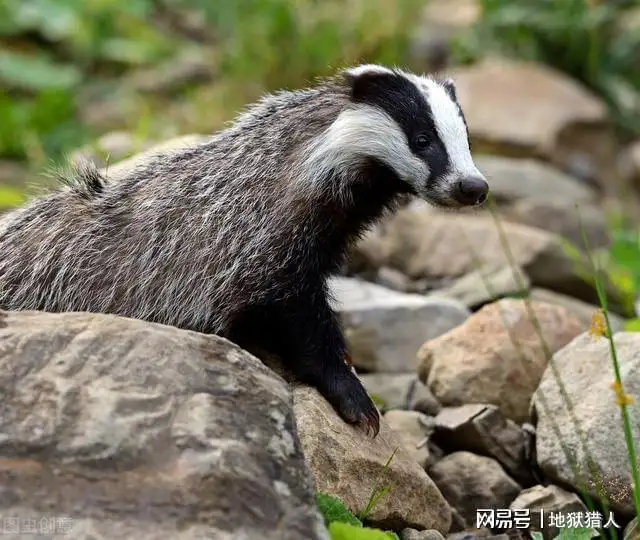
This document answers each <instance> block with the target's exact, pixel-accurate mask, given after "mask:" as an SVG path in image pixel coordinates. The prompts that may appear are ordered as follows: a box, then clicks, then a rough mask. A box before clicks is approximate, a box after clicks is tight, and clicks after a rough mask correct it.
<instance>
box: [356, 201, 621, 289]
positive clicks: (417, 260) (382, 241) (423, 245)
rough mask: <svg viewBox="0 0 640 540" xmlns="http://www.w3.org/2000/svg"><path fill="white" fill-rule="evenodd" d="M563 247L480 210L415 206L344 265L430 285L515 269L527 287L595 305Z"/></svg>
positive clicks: (549, 236)
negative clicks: (390, 272)
mask: <svg viewBox="0 0 640 540" xmlns="http://www.w3.org/2000/svg"><path fill="white" fill-rule="evenodd" d="M565 243H566V242H565V241H563V240H562V239H561V238H560V237H559V236H557V235H555V234H553V233H550V232H548V231H545V230H542V229H538V228H534V227H528V226H526V225H521V224H519V223H512V222H509V221H503V220H501V221H500V222H499V225H498V223H496V220H495V218H494V217H492V216H490V215H488V214H487V213H485V212H483V211H482V210H478V211H476V212H475V213H474V214H465V213H458V214H456V215H453V214H451V213H444V212H437V211H434V210H433V209H425V208H424V207H420V206H417V205H416V206H409V207H407V208H404V209H402V210H399V211H398V212H396V213H394V214H392V215H390V216H389V217H388V218H387V219H385V220H384V221H383V222H382V223H381V224H380V225H379V226H378V227H375V228H373V229H372V230H371V231H370V232H369V233H368V234H366V235H365V236H364V237H363V238H362V239H361V240H360V241H358V242H356V244H355V245H354V246H353V248H352V251H351V257H350V260H352V261H355V267H354V268H352V271H355V270H356V268H357V269H358V271H364V270H366V269H377V268H380V267H383V266H388V267H392V268H395V269H396V270H399V271H400V272H402V273H404V274H405V275H407V276H408V277H409V278H410V279H412V280H420V279H426V280H428V282H430V283H432V282H437V281H438V280H439V281H442V282H446V281H447V280H452V279H454V278H459V277H461V276H464V275H465V274H469V273H473V272H475V271H477V270H478V268H490V269H499V268H505V267H511V266H516V267H517V268H520V269H521V271H522V273H523V274H524V275H526V276H528V278H529V280H530V282H531V284H532V286H537V287H544V288H546V289H550V290H553V291H556V292H560V293H563V294H569V295H571V296H574V297H576V298H580V299H582V300H585V301H588V302H593V301H597V294H596V292H595V290H594V288H593V287H592V286H591V285H590V284H589V283H587V282H586V281H585V280H584V279H583V277H582V274H581V272H580V263H581V262H584V261H583V260H580V261H576V260H574V258H573V257H570V256H569V255H568V254H567V252H566V246H565ZM507 249H508V251H507ZM507 253H508V255H507ZM446 286H448V285H444V287H446ZM604 286H605V291H606V293H607V294H608V295H610V298H611V299H612V301H613V300H615V299H618V297H619V296H620V295H619V292H618V293H617V292H616V291H615V289H614V288H613V287H612V286H611V284H610V282H609V281H607V280H604ZM439 288H443V286H442V285H441V286H440V287H439ZM483 288H484V287H483ZM482 294H483V295H485V293H484V292H483V293H482Z"/></svg>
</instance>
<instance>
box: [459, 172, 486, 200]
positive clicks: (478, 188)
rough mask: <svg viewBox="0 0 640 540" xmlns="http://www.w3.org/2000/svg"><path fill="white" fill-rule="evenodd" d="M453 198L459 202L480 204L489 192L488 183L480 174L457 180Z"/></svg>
mask: <svg viewBox="0 0 640 540" xmlns="http://www.w3.org/2000/svg"><path fill="white" fill-rule="evenodd" d="M456 187H457V189H456V195H455V198H456V200H457V201H458V202H459V203H460V204H465V205H474V204H482V203H483V202H484V201H485V200H486V198H487V195H488V194H489V184H487V182H486V180H485V179H484V178H482V177H481V176H467V177H465V178H461V179H460V180H458V185H457V186H456Z"/></svg>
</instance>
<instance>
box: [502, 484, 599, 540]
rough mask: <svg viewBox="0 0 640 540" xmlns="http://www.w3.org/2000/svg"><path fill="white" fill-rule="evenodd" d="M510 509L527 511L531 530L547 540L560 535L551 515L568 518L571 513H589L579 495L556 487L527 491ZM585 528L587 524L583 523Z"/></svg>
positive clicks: (517, 498) (550, 486)
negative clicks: (550, 517) (539, 533)
mask: <svg viewBox="0 0 640 540" xmlns="http://www.w3.org/2000/svg"><path fill="white" fill-rule="evenodd" d="M509 508H510V509H511V510H527V514H528V516H529V518H530V527H531V530H534V531H539V532H541V533H542V535H543V536H544V538H545V540H553V539H554V538H556V536H557V535H558V534H559V533H560V529H559V528H558V527H557V526H556V524H555V523H553V522H551V521H550V519H549V516H550V514H552V513H553V514H556V515H557V514H562V515H564V516H565V517H566V516H568V515H569V514H570V513H571V512H579V513H581V514H583V515H584V513H585V512H587V511H588V509H587V507H586V506H585V504H584V503H583V502H582V500H580V497H578V495H576V494H575V493H571V492H569V491H565V490H564V489H562V488H560V487H558V486H554V485H549V486H533V487H531V488H529V489H525V490H524V491H522V492H521V493H520V495H518V497H516V499H515V500H514V501H513V502H512V503H511V505H510V507H509ZM583 526H586V524H584V523H583Z"/></svg>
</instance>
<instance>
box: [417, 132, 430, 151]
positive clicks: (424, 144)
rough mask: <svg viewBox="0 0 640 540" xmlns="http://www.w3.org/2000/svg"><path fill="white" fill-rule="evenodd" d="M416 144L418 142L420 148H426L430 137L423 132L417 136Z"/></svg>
mask: <svg viewBox="0 0 640 540" xmlns="http://www.w3.org/2000/svg"><path fill="white" fill-rule="evenodd" d="M415 144H416V147H417V148H418V149H420V150H424V149H425V148H427V147H428V146H429V137H427V136H426V135H425V134H423V133H421V134H420V135H417V136H416V138H415Z"/></svg>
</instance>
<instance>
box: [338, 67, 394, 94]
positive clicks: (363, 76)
mask: <svg viewBox="0 0 640 540" xmlns="http://www.w3.org/2000/svg"><path fill="white" fill-rule="evenodd" d="M393 75H394V73H393V71H392V70H390V69H389V68H386V67H384V66H378V65H375V64H363V65H360V66H355V67H351V68H348V69H345V70H344V71H343V72H342V76H343V77H344V79H345V81H346V83H347V84H348V85H349V87H350V88H351V98H352V99H353V100H354V101H362V100H363V99H364V98H365V97H366V96H368V95H370V94H371V92H372V91H373V90H375V89H376V88H379V86H380V84H381V83H383V82H384V81H385V80H388V78H389V77H393Z"/></svg>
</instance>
